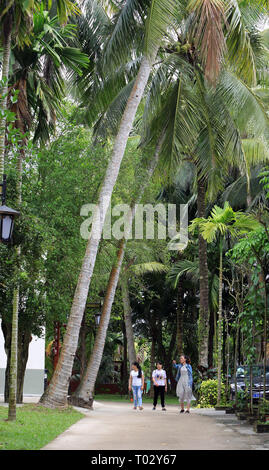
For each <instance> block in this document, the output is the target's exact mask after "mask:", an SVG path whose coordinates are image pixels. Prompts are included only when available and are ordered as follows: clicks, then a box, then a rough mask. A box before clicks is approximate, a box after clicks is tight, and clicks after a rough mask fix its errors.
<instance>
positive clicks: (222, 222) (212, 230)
mask: <svg viewBox="0 0 269 470" xmlns="http://www.w3.org/2000/svg"><path fill="white" fill-rule="evenodd" d="M257 227H259V223H258V222H257V220H256V219H255V218H254V217H253V216H251V215H246V214H244V213H242V212H240V211H238V212H235V211H234V210H233V209H232V207H231V206H230V205H229V203H228V202H226V203H225V204H224V207H223V208H221V207H218V206H214V208H213V209H212V211H211V214H210V216H209V217H208V218H207V219H205V218H196V219H194V220H193V221H192V223H191V224H190V227H189V229H190V231H191V232H193V231H194V230H195V229H197V228H199V230H200V233H201V235H202V237H203V238H204V239H205V240H206V241H207V243H212V242H214V241H216V239H217V238H218V243H219V308H218V404H219V403H220V401H221V362H222V329H223V324H222V323H223V315H222V289H223V243H224V240H225V237H226V236H227V235H228V234H229V235H230V236H231V238H238V237H240V236H242V235H244V234H246V233H248V232H249V231H252V230H255V229H257Z"/></svg>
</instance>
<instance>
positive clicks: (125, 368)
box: [121, 319, 129, 395]
mask: <svg viewBox="0 0 269 470" xmlns="http://www.w3.org/2000/svg"><path fill="white" fill-rule="evenodd" d="M122 335H123V361H122V386H121V390H122V394H123V395H128V377H129V374H128V364H127V362H128V352H127V335H126V327H125V321H124V319H123V320H122Z"/></svg>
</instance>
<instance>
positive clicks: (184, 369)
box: [173, 354, 193, 413]
mask: <svg viewBox="0 0 269 470" xmlns="http://www.w3.org/2000/svg"><path fill="white" fill-rule="evenodd" d="M179 361H180V362H179V364H177V363H176V361H173V365H174V367H175V368H176V369H177V375H176V381H177V389H176V394H177V396H178V398H179V402H180V406H181V411H180V413H184V402H185V401H186V402H187V410H186V413H189V412H190V406H191V399H192V382H193V379H192V367H191V364H190V359H189V358H188V356H185V355H184V354H182V356H180V360H179Z"/></svg>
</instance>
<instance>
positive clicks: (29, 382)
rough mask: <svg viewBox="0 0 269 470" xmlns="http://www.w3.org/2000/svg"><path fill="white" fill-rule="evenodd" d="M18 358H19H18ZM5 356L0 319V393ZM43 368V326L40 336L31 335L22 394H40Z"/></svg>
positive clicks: (42, 388)
mask: <svg viewBox="0 0 269 470" xmlns="http://www.w3.org/2000/svg"><path fill="white" fill-rule="evenodd" d="M18 360H20V358H18ZM6 363H7V357H6V353H5V349H4V336H3V332H2V329H1V320H0V394H3V393H4V383H5V368H6ZM44 369H45V328H44V330H43V335H42V338H38V337H37V336H32V341H31V342H30V344H29V355H28V361H27V364H26V372H25V380H24V388H23V393H24V395H31V394H34V395H35V394H37V395H38V394H42V393H43V390H44Z"/></svg>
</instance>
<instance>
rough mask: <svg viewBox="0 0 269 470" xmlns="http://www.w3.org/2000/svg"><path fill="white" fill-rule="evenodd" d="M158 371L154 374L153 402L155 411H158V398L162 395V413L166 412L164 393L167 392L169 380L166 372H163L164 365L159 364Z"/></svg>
mask: <svg viewBox="0 0 269 470" xmlns="http://www.w3.org/2000/svg"><path fill="white" fill-rule="evenodd" d="M156 366H157V369H155V370H154V371H153V372H152V380H153V384H154V400H153V408H152V409H153V410H156V405H157V402H158V396H159V394H160V395H161V405H162V411H166V408H165V404H164V392H167V379H166V372H165V370H163V365H162V363H161V362H157V364H156Z"/></svg>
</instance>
